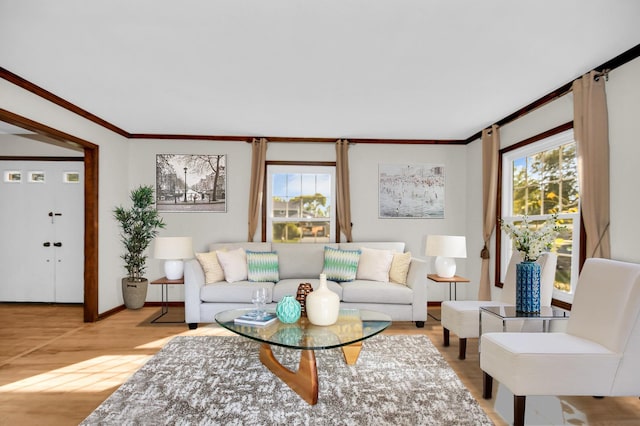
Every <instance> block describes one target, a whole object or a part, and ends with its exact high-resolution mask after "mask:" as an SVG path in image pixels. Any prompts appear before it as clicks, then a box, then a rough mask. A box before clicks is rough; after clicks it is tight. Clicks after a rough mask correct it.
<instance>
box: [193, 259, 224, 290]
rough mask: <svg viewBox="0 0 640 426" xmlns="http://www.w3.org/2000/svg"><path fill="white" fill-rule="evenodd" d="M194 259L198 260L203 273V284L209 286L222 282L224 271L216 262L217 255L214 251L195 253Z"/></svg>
mask: <svg viewBox="0 0 640 426" xmlns="http://www.w3.org/2000/svg"><path fill="white" fill-rule="evenodd" d="M196 259H198V262H200V266H202V270H203V271H204V282H205V283H207V284H210V283H215V282H218V281H224V271H223V270H222V266H220V262H218V255H217V254H216V252H215V251H210V252H208V253H196Z"/></svg>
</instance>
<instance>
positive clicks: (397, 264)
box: [389, 251, 411, 285]
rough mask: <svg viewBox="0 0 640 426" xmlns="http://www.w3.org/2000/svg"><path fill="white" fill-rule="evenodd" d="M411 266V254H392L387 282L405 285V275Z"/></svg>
mask: <svg viewBox="0 0 640 426" xmlns="http://www.w3.org/2000/svg"><path fill="white" fill-rule="evenodd" d="M409 265H411V252H410V251H408V252H406V253H394V254H393V260H392V261H391V268H390V269H389V281H391V282H392V283H397V284H405V285H406V284H407V274H408V273H409Z"/></svg>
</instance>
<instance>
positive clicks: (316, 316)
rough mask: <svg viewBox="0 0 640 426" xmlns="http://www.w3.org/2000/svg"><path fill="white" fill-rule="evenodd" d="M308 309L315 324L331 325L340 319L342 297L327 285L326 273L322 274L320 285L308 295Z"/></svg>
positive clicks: (311, 320) (310, 319)
mask: <svg viewBox="0 0 640 426" xmlns="http://www.w3.org/2000/svg"><path fill="white" fill-rule="evenodd" d="M306 309H307V318H308V319H309V322H311V324H313V325H331V324H334V323H335V322H336V321H337V320H338V314H339V313H340V297H338V295H337V294H335V293H334V292H332V291H331V290H329V287H327V276H326V275H325V274H320V286H319V287H318V288H317V289H316V290H313V291H312V292H311V293H309V294H308V295H307V299H306Z"/></svg>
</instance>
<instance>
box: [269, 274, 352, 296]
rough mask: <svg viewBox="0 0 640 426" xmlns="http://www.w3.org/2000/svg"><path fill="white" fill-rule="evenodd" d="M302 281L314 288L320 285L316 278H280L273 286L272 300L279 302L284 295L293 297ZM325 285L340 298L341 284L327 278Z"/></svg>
mask: <svg viewBox="0 0 640 426" xmlns="http://www.w3.org/2000/svg"><path fill="white" fill-rule="evenodd" d="M302 283H309V284H311V287H313V288H314V289H316V288H318V287H320V280H319V279H318V278H312V279H307V278H303V279H300V278H289V279H284V280H280V281H279V282H278V284H276V285H275V286H274V287H273V301H274V302H279V301H280V300H282V298H283V297H284V296H293V297H295V296H296V294H297V293H298V286H299V285H300V284H302ZM327 287H329V290H331V291H333V292H334V293H335V294H337V295H338V296H340V299H342V286H341V285H340V284H338V283H337V282H335V281H328V280H327Z"/></svg>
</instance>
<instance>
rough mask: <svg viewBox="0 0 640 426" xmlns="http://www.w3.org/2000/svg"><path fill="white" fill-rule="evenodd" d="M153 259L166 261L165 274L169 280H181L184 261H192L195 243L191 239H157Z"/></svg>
mask: <svg viewBox="0 0 640 426" xmlns="http://www.w3.org/2000/svg"><path fill="white" fill-rule="evenodd" d="M153 257H155V258H156V259H165V262H164V273H165V276H166V277H167V278H168V279H170V280H177V279H180V278H182V274H183V272H184V262H183V260H182V259H191V258H192V257H193V241H192V239H191V237H159V238H156V244H155V249H154V252H153Z"/></svg>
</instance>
